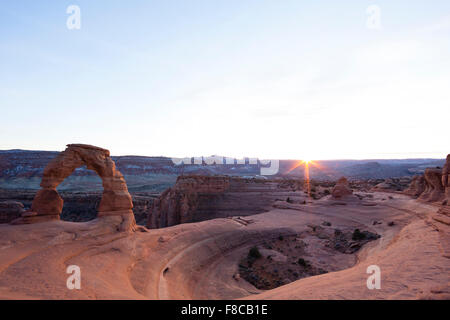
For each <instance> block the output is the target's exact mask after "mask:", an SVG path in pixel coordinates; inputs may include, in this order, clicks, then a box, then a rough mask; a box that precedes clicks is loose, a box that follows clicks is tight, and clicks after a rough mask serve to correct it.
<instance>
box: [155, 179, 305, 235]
mask: <svg viewBox="0 0 450 320" xmlns="http://www.w3.org/2000/svg"><path fill="white" fill-rule="evenodd" d="M289 181H290V180H288V181H273V180H259V179H244V178H239V177H230V176H198V175H189V176H180V177H178V179H177V182H176V184H175V186H173V187H172V188H170V189H167V190H166V191H164V192H163V193H162V194H161V196H160V197H159V199H156V200H155V201H154V202H153V204H152V206H151V208H150V210H149V212H148V222H147V227H148V228H164V227H168V226H173V225H176V224H180V223H187V222H198V221H204V220H209V219H215V218H225V217H230V216H248V215H252V214H257V213H261V212H264V211H267V210H270V209H271V208H272V205H273V204H274V203H275V201H276V200H283V201H286V199H288V198H289V199H295V198H300V197H306V195H305V194H304V193H303V192H301V191H299V189H300V188H299V187H298V185H296V184H295V183H294V182H292V183H291V184H290V183H289ZM297 182H298V181H297ZM295 190H297V191H295ZM302 200H303V198H302Z"/></svg>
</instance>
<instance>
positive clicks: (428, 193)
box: [419, 168, 445, 202]
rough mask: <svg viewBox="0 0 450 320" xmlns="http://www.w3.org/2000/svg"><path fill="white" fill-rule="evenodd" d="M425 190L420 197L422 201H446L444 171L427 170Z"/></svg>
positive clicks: (437, 169) (439, 169) (438, 169)
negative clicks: (443, 181) (443, 180)
mask: <svg viewBox="0 0 450 320" xmlns="http://www.w3.org/2000/svg"><path fill="white" fill-rule="evenodd" d="M423 177H424V179H425V190H424V191H423V192H422V194H421V195H420V196H419V199H420V200H423V201H427V202H439V201H442V200H444V198H445V195H444V187H443V185H442V169H441V168H427V169H426V170H425V173H424V175H423Z"/></svg>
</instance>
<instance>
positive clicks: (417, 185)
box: [404, 176, 426, 198]
mask: <svg viewBox="0 0 450 320" xmlns="http://www.w3.org/2000/svg"><path fill="white" fill-rule="evenodd" d="M425 187H426V182H425V178H424V177H423V176H414V178H413V179H412V180H411V184H410V185H409V187H408V189H406V190H405V191H404V193H405V194H407V195H410V196H413V197H414V198H417V197H419V196H420V195H421V194H422V193H423V192H424V191H425Z"/></svg>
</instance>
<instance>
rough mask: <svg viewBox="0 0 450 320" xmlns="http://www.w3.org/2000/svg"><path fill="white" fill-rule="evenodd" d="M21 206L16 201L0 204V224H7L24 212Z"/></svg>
mask: <svg viewBox="0 0 450 320" xmlns="http://www.w3.org/2000/svg"><path fill="white" fill-rule="evenodd" d="M24 211H25V210H24V207H23V204H22V203H20V202H17V201H1V202H0V223H9V222H11V221H13V220H14V219H16V218H18V217H20V216H21V214H22V213H23V212H24Z"/></svg>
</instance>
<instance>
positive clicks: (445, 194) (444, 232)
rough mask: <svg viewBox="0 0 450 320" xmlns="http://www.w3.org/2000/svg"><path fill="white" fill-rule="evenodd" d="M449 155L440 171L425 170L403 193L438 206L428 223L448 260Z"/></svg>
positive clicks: (449, 235)
mask: <svg viewBox="0 0 450 320" xmlns="http://www.w3.org/2000/svg"><path fill="white" fill-rule="evenodd" d="M449 173H450V154H449V155H447V160H446V163H445V165H444V167H443V168H442V169H440V168H427V169H426V170H425V173H424V174H423V176H418V177H415V178H414V179H413V180H412V182H411V185H410V187H409V188H408V189H407V190H405V193H406V194H408V195H411V196H414V197H416V198H418V200H420V201H424V202H431V203H434V204H437V205H440V208H439V209H438V210H437V211H436V212H433V213H431V214H430V216H429V222H430V224H431V225H433V226H434V228H435V229H436V230H437V231H439V236H440V238H441V241H440V244H441V250H442V253H443V255H444V256H445V257H447V258H450V180H449Z"/></svg>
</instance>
